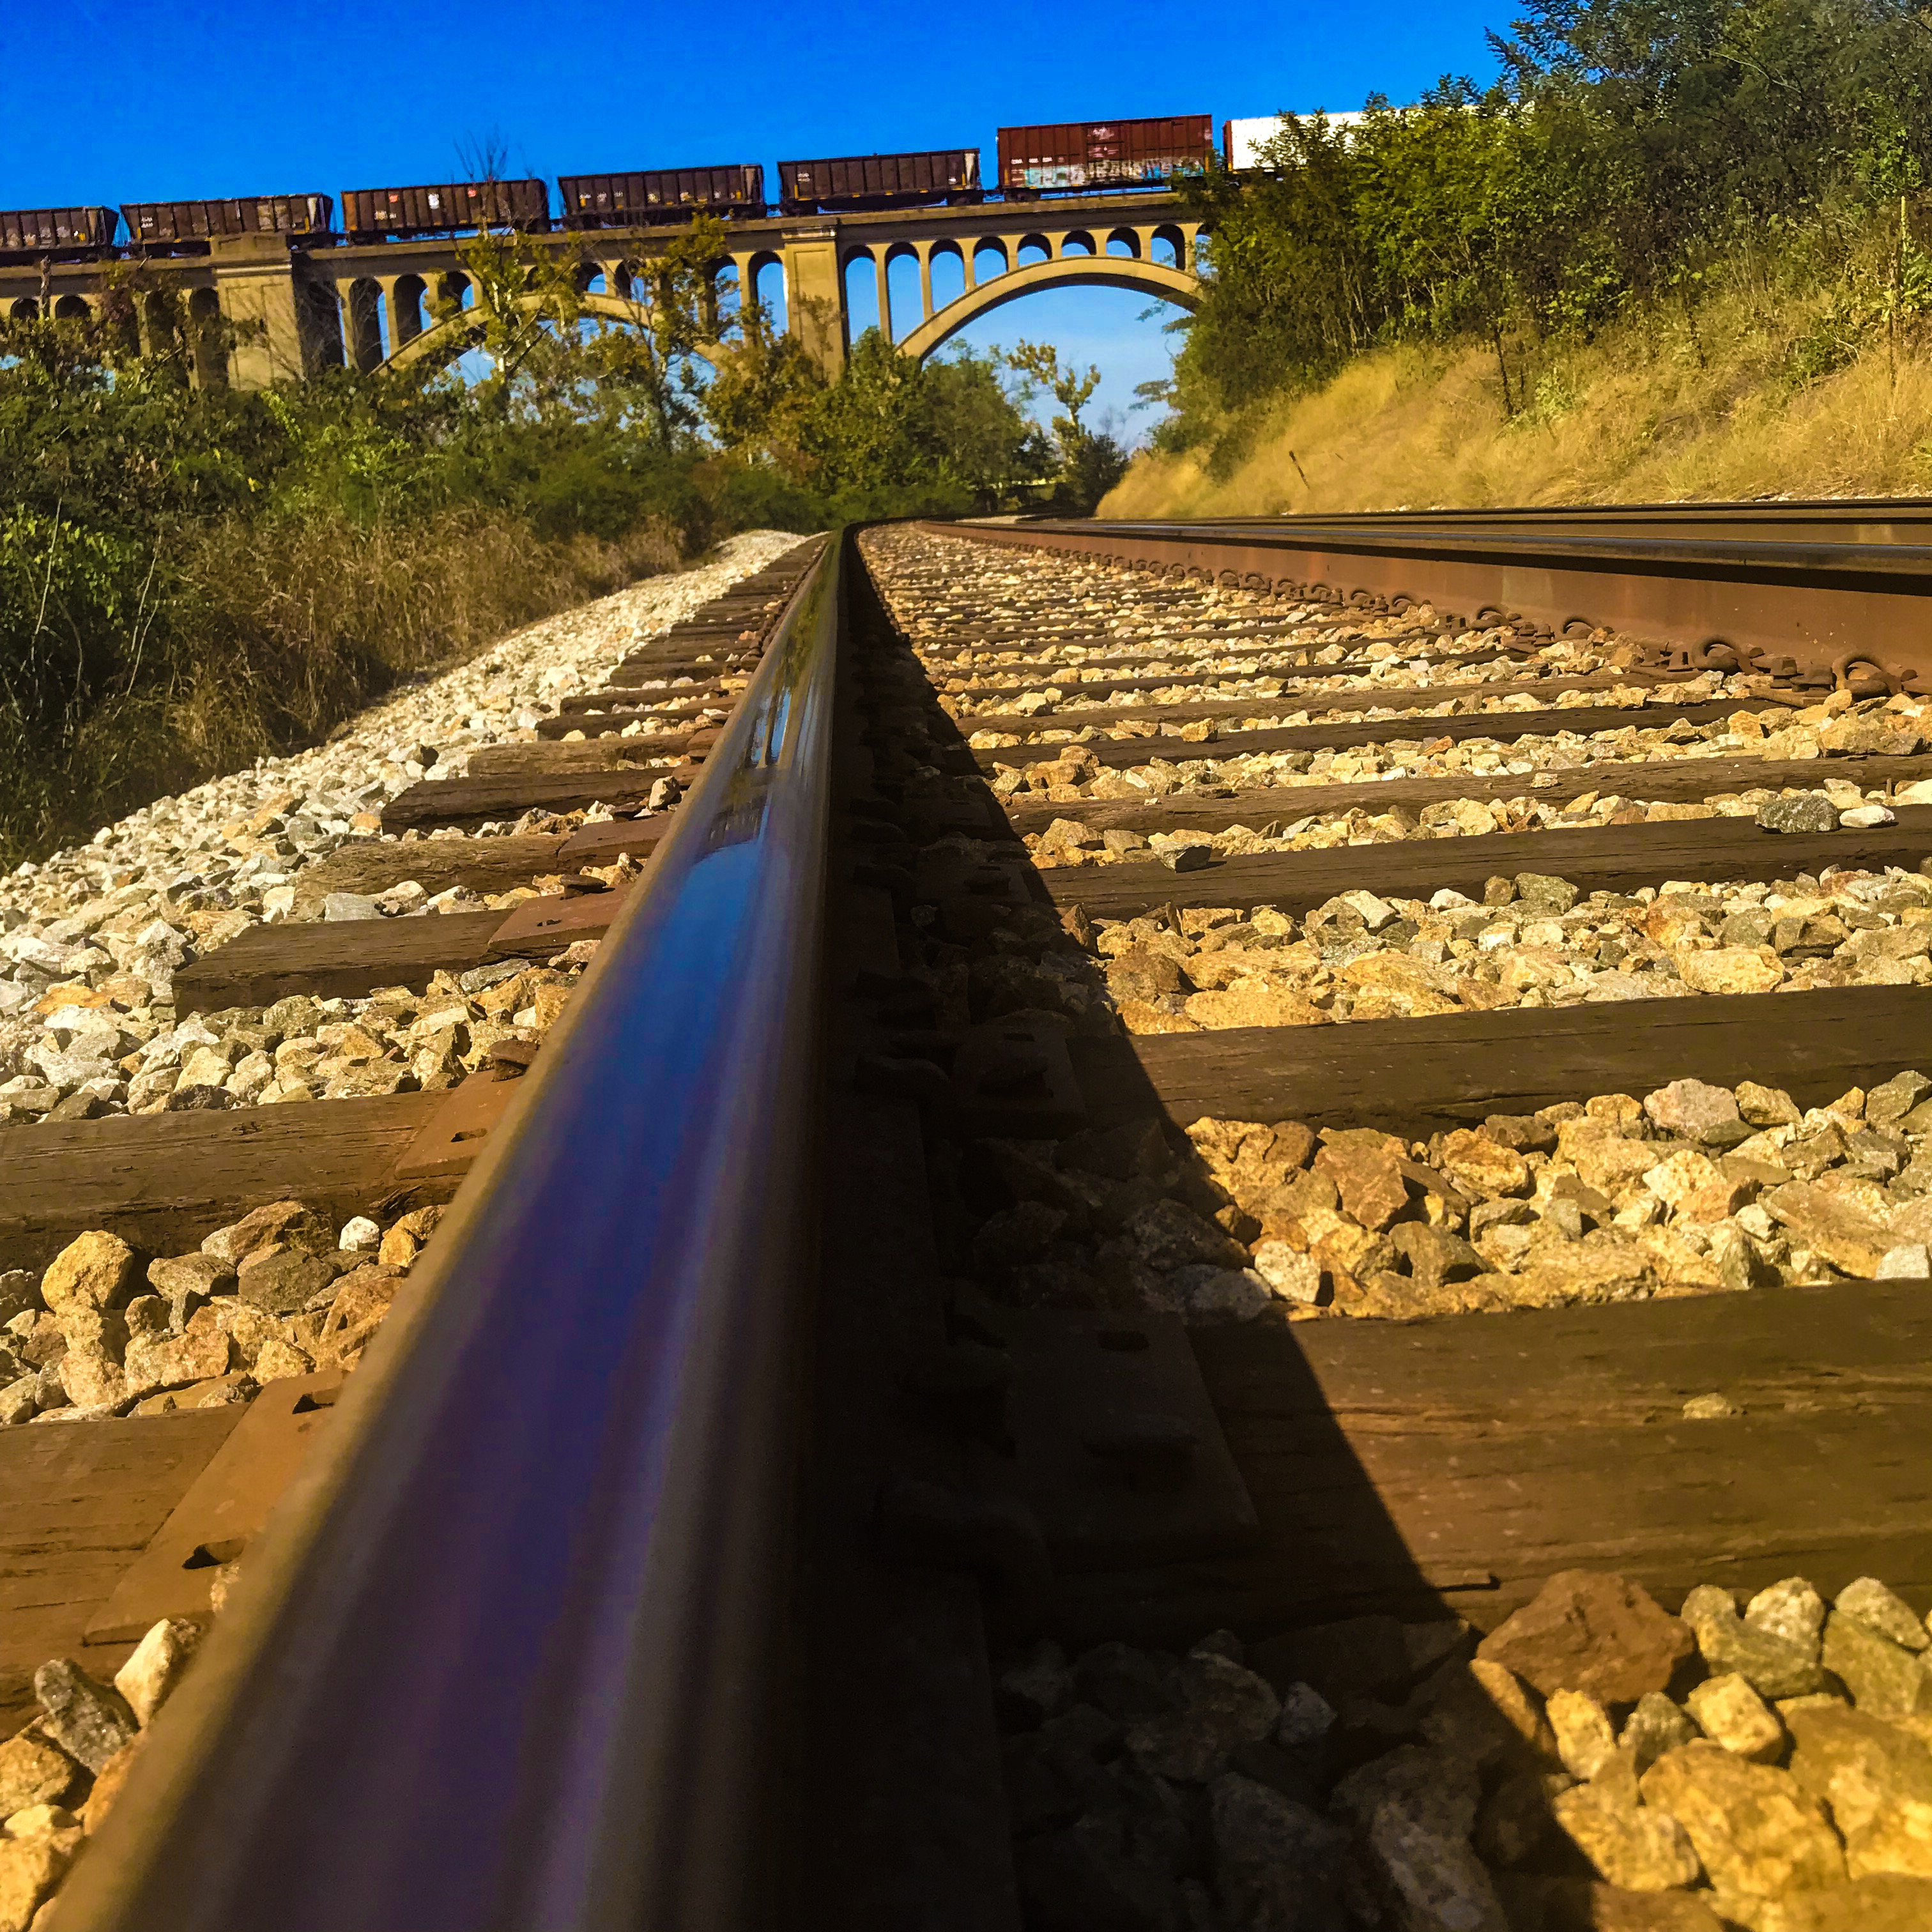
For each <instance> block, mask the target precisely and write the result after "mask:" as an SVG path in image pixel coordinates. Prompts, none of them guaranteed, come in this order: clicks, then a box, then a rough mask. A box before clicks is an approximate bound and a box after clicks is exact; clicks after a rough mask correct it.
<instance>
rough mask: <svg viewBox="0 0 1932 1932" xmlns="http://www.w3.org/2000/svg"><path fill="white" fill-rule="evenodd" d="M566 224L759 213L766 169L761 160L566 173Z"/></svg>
mask: <svg viewBox="0 0 1932 1932" xmlns="http://www.w3.org/2000/svg"><path fill="white" fill-rule="evenodd" d="M556 184H557V187H558V189H559V190H560V192H561V193H562V196H563V225H564V226H565V227H566V228H631V227H634V226H637V224H638V223H643V222H653V221H683V220H688V218H689V217H691V216H692V215H694V214H721V215H733V214H745V215H759V214H763V213H764V211H765V171H764V169H763V166H761V165H760V163H757V162H755V161H750V162H746V161H739V162H734V163H732V164H731V165H730V166H727V167H719V168H647V169H645V170H644V171H643V172H642V173H641V174H629V175H559V176H558V177H557V183H556Z"/></svg>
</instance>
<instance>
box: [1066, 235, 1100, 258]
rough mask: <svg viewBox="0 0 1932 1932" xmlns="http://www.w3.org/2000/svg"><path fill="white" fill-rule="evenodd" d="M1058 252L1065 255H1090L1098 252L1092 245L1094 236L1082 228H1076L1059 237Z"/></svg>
mask: <svg viewBox="0 0 1932 1932" xmlns="http://www.w3.org/2000/svg"><path fill="white" fill-rule="evenodd" d="M1060 252H1061V254H1062V255H1063V256H1067V255H1092V254H1098V253H1099V251H1098V250H1097V249H1096V248H1094V238H1093V236H1091V235H1089V234H1088V233H1087V231H1086V229H1084V228H1076V229H1074V230H1073V233H1071V234H1070V235H1063V236H1061V238H1060Z"/></svg>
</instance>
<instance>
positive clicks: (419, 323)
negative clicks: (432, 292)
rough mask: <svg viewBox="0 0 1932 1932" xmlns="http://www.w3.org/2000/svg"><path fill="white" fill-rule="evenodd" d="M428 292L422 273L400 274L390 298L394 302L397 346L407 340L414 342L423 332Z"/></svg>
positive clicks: (394, 325) (399, 346)
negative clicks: (425, 299) (425, 297)
mask: <svg viewBox="0 0 1932 1932" xmlns="http://www.w3.org/2000/svg"><path fill="white" fill-rule="evenodd" d="M427 293H428V285H427V284H425V282H424V281H423V278H422V276H420V275H398V277H397V278H396V280H395V291H394V293H393V294H392V296H391V297H390V300H391V301H392V303H393V304H394V305H395V322H394V323H393V325H392V326H393V328H394V329H395V340H396V346H397V347H398V348H401V347H402V345H403V344H404V343H406V342H413V341H415V340H416V338H417V337H418V336H419V335H422V332H423V297H424V296H425V295H426V294H427Z"/></svg>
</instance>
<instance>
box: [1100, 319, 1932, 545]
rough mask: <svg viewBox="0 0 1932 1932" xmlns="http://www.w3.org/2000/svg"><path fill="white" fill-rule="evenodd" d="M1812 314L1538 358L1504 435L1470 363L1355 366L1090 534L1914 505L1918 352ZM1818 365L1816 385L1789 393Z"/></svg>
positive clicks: (1377, 355) (1121, 495) (1928, 400)
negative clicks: (1853, 503)
mask: <svg viewBox="0 0 1932 1932" xmlns="http://www.w3.org/2000/svg"><path fill="white" fill-rule="evenodd" d="M1834 322H1835V319H1834V317H1832V315H1831V314H1830V313H1829V311H1828V310H1826V309H1825V308H1824V307H1823V305H1822V304H1818V303H1811V304H1807V303H1803V302H1796V303H1789V304H1781V303H1776V302H1766V301H1763V300H1760V301H1757V302H1752V301H1747V300H1745V299H1742V298H1741V297H1732V298H1729V299H1721V300H1719V301H1718V302H1712V303H1711V304H1709V305H1707V306H1706V308H1704V309H1703V310H1702V311H1700V313H1699V314H1698V316H1697V332H1696V334H1695V335H1692V333H1691V329H1690V328H1689V327H1688V326H1686V325H1685V323H1682V321H1681V320H1675V319H1673V320H1668V321H1663V322H1660V321H1659V320H1658V318H1657V317H1655V315H1652V316H1650V317H1646V318H1644V319H1643V320H1642V321H1640V322H1635V321H1634V322H1631V323H1626V324H1625V325H1623V326H1620V327H1619V328H1618V329H1613V330H1612V331H1610V332H1606V334H1604V335H1603V336H1601V337H1600V338H1598V340H1597V341H1595V343H1593V344H1589V346H1587V347H1581V348H1578V349H1575V350H1571V351H1569V352H1568V353H1562V354H1560V355H1556V356H1548V357H1547V358H1546V359H1545V360H1544V362H1543V364H1542V366H1541V369H1540V371H1532V372H1531V373H1529V374H1528V375H1527V376H1525V375H1524V374H1523V373H1522V372H1520V371H1518V370H1517V368H1514V367H1513V368H1512V369H1511V384H1512V388H1513V389H1517V390H1519V391H1520V389H1522V388H1523V386H1526V387H1527V392H1528V396H1527V404H1526V406H1524V404H1523V398H1522V396H1521V395H1520V394H1519V395H1518V397H1517V401H1518V404H1519V407H1518V409H1517V413H1515V414H1514V416H1508V417H1506V416H1505V412H1504V410H1503V407H1502V384H1501V382H1500V380H1499V375H1498V372H1497V366H1496V358H1495V356H1494V354H1493V352H1492V351H1491V350H1490V349H1489V348H1488V347H1487V346H1484V347H1476V346H1473V345H1472V346H1468V347H1443V348H1437V347H1418V346H1412V345H1405V346H1400V347H1392V348H1388V349H1384V350H1376V351H1374V352H1373V353H1370V354H1368V355H1366V356H1361V357H1360V358H1358V359H1357V360H1355V362H1352V363H1350V364H1349V365H1348V366H1347V367H1346V368H1344V369H1343V370H1342V371H1341V372H1340V374H1337V376H1335V377H1334V378H1333V379H1332V380H1330V381H1329V382H1328V383H1327V384H1325V386H1323V387H1322V388H1320V389H1317V390H1316V391H1314V392H1312V393H1310V394H1307V395H1303V396H1301V397H1299V398H1295V399H1293V400H1292V401H1284V402H1283V403H1282V404H1279V405H1278V406H1277V407H1275V408H1274V409H1273V410H1271V411H1268V412H1267V413H1265V414H1264V415H1263V416H1261V417H1260V418H1259V420H1258V421H1257V422H1254V423H1253V424H1251V425H1245V426H1244V428H1243V429H1242V430H1241V431H1239V432H1237V433H1235V434H1231V435H1230V436H1229V437H1226V438H1225V439H1224V440H1223V443H1222V446H1221V449H1220V454H1219V455H1218V457H1216V458H1209V457H1208V453H1207V452H1190V454H1187V455H1179V456H1169V455H1160V454H1158V453H1157V452H1147V453H1145V454H1143V455H1141V456H1139V457H1137V458H1136V459H1135V461H1134V463H1133V466H1132V467H1131V468H1130V469H1129V471H1128V472H1127V475H1126V477H1125V478H1124V479H1123V480H1122V481H1121V483H1120V484H1119V485H1118V487H1116V488H1115V490H1113V491H1112V493H1110V494H1109V496H1108V497H1107V498H1106V500H1105V501H1104V502H1103V503H1102V505H1101V506H1100V511H1098V513H1097V514H1100V515H1102V516H1135V517H1143V516H1154V517H1184V516H1202V515H1212V514H1220V515H1247V516H1265V515H1274V514H1289V513H1292V512H1296V511H1311V510H1312V511H1329V510H1379V509H1396V508H1417V509H1421V508H1433V507H1445V506H1450V507H1464V506H1480V505H1486V504H1500V503H1553V502H1667V501H1672V500H1676V499H1685V498H1725V497H1729V498H1739V497H1750V496H1911V495H1917V494H1921V493H1926V492H1927V491H1932V343H1927V341H1924V340H1922V339H1921V340H1917V341H1912V340H1907V341H1894V340H1893V339H1891V338H1888V335H1886V333H1885V331H1884V330H1883V329H1876V330H1873V331H1872V332H1870V333H1869V334H1868V335H1866V337H1865V338H1864V341H1863V344H1862V347H1857V346H1856V345H1855V344H1854V343H1853V342H1852V341H1847V340H1846V338H1845V336H1844V335H1843V332H1842V331H1841V329H1839V328H1838V327H1835V326H1834ZM1821 362H1823V363H1836V364H1838V366H1837V367H1835V368H1832V369H1831V371H1830V373H1829V374H1823V375H1818V376H1815V377H1810V378H1809V379H1807V377H1806V376H1805V373H1804V372H1805V371H1808V370H1810V369H1813V368H1817V366H1818V365H1820V363H1821Z"/></svg>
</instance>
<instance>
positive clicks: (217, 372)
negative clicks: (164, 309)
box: [187, 289, 228, 389]
mask: <svg viewBox="0 0 1932 1932" xmlns="http://www.w3.org/2000/svg"><path fill="white" fill-rule="evenodd" d="M187 320H188V329H189V332H190V335H191V336H192V338H193V352H194V380H195V381H196V383H198V384H199V386H200V387H202V389H225V388H226V386H227V383H228V357H227V355H226V353H225V352H224V350H223V347H222V344H221V298H220V296H218V295H217V294H216V293H215V292H214V290H212V289H194V290H190V292H189V295H188V299H187Z"/></svg>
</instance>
